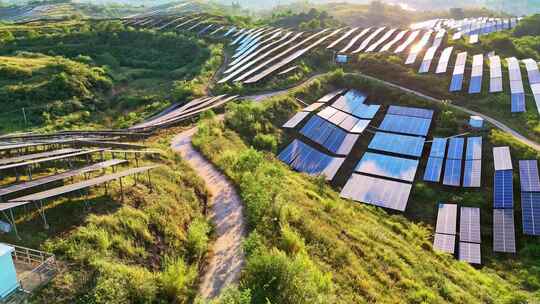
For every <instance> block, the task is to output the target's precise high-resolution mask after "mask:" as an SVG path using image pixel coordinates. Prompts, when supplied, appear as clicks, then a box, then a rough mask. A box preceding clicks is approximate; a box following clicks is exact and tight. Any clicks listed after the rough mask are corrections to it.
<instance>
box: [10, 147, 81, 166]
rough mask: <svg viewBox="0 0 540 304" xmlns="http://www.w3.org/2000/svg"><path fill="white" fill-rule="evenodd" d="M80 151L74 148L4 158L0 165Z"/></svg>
mask: <svg viewBox="0 0 540 304" xmlns="http://www.w3.org/2000/svg"><path fill="white" fill-rule="evenodd" d="M79 151H81V150H78V149H72V148H66V149H60V150H54V151H47V152H40V153H33V154H26V155H21V156H15V157H11V158H2V159H0V165H7V164H13V163H20V162H24V161H28V160H33V159H39V158H47V157H51V156H57V155H62V154H69V153H74V152H79Z"/></svg>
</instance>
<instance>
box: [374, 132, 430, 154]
mask: <svg viewBox="0 0 540 304" xmlns="http://www.w3.org/2000/svg"><path fill="white" fill-rule="evenodd" d="M424 142H425V139H424V138H423V137H414V136H408V135H398V134H390V133H384V132H376V133H375V136H374V137H373V139H372V140H371V142H370V144H369V149H373V150H379V151H385V152H391V153H396V154H403V155H409V156H416V157H420V156H421V155H422V150H423V149H424Z"/></svg>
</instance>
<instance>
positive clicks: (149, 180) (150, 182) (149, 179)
mask: <svg viewBox="0 0 540 304" xmlns="http://www.w3.org/2000/svg"><path fill="white" fill-rule="evenodd" d="M146 173H147V175H148V187H149V188H150V192H152V189H153V188H154V187H153V186H152V179H151V178H150V170H148V171H146Z"/></svg>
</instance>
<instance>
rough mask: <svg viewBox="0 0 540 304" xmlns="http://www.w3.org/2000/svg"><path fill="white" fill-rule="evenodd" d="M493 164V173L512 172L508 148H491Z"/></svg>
mask: <svg viewBox="0 0 540 304" xmlns="http://www.w3.org/2000/svg"><path fill="white" fill-rule="evenodd" d="M493 164H494V166H495V171H499V170H512V169H513V168H512V157H511V155H510V147H508V146H504V147H494V148H493Z"/></svg>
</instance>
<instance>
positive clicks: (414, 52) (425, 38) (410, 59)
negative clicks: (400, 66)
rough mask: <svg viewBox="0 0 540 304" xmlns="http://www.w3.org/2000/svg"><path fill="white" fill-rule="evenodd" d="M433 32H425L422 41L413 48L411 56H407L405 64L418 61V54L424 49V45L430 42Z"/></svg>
mask: <svg viewBox="0 0 540 304" xmlns="http://www.w3.org/2000/svg"><path fill="white" fill-rule="evenodd" d="M431 34H433V31H432V30H429V31H427V32H425V33H424V35H423V36H422V38H420V41H419V42H418V43H417V44H415V45H414V46H413V47H412V48H411V51H410V53H409V56H407V59H406V60H405V64H413V63H414V62H415V61H416V57H418V54H420V52H422V51H423V50H424V47H425V46H426V45H427V43H428V42H429V38H430V37H431ZM437 47H438V46H437Z"/></svg>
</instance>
